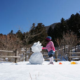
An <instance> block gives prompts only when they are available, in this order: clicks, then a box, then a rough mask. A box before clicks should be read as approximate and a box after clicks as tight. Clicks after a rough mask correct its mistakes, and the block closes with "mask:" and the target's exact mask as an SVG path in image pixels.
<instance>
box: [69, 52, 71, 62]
mask: <svg viewBox="0 0 80 80" xmlns="http://www.w3.org/2000/svg"><path fill="white" fill-rule="evenodd" d="M70 56H71V54H70V52H69V61H71V58H70Z"/></svg>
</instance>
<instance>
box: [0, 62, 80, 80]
mask: <svg viewBox="0 0 80 80" xmlns="http://www.w3.org/2000/svg"><path fill="white" fill-rule="evenodd" d="M75 62H76V63H77V64H74V65H72V64H71V62H68V61H61V63H62V64H61V65H59V62H54V65H48V63H49V62H48V61H44V62H43V64H36V65H35V64H34V65H33V64H30V63H29V62H28V61H26V62H18V63H9V62H5V63H4V62H0V80H80V61H75Z"/></svg>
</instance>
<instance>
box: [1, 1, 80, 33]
mask: <svg viewBox="0 0 80 80" xmlns="http://www.w3.org/2000/svg"><path fill="white" fill-rule="evenodd" d="M79 11H80V0H0V33H2V34H8V33H9V32H10V31H11V30H13V32H14V33H16V32H17V31H18V30H19V29H20V30H21V31H22V32H27V31H29V30H30V28H31V25H32V23H35V24H36V25H37V23H43V24H44V25H45V26H48V25H51V24H53V23H56V22H60V20H61V18H62V17H63V18H64V19H68V18H69V17H70V16H71V14H76V13H79Z"/></svg>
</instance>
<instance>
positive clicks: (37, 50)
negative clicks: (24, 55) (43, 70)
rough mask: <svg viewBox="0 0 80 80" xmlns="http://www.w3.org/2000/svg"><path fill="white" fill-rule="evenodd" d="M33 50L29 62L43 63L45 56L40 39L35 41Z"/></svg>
mask: <svg viewBox="0 0 80 80" xmlns="http://www.w3.org/2000/svg"><path fill="white" fill-rule="evenodd" d="M31 50H32V52H33V54H32V55H31V56H30V59H29V62H30V63H32V64H42V63H43V60H44V58H43V55H42V53H41V51H42V46H41V43H40V42H39V41H38V42H35V43H34V44H33V45H32V47H31Z"/></svg>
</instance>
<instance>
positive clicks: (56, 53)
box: [55, 51, 58, 62]
mask: <svg viewBox="0 0 80 80" xmlns="http://www.w3.org/2000/svg"><path fill="white" fill-rule="evenodd" d="M57 59H58V52H57V51H56V52H55V61H56V62H57V61H58V60H57Z"/></svg>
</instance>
